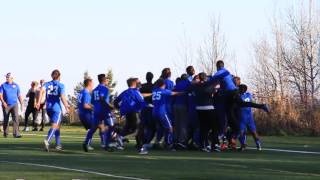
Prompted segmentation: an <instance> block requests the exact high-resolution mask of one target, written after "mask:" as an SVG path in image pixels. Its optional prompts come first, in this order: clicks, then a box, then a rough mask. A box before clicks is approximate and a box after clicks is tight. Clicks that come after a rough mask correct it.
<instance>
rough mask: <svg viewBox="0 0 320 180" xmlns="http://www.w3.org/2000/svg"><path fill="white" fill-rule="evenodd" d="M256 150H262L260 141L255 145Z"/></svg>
mask: <svg viewBox="0 0 320 180" xmlns="http://www.w3.org/2000/svg"><path fill="white" fill-rule="evenodd" d="M257 150H258V151H262V146H261V144H260V143H259V144H258V145H257Z"/></svg>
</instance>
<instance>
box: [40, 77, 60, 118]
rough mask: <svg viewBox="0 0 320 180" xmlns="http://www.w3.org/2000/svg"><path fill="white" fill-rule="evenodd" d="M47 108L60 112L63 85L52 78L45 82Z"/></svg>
mask: <svg viewBox="0 0 320 180" xmlns="http://www.w3.org/2000/svg"><path fill="white" fill-rule="evenodd" d="M44 88H45V89H46V96H47V98H46V101H47V110H52V111H55V112H61V111H62V107H61V99H60V98H61V95H65V87H64V85H63V84H62V83H60V82H59V81H56V80H53V81H50V82H47V83H45V85H44Z"/></svg>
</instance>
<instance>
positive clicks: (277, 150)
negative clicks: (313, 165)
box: [248, 147, 320, 155]
mask: <svg viewBox="0 0 320 180" xmlns="http://www.w3.org/2000/svg"><path fill="white" fill-rule="evenodd" d="M248 149H251V150H255V149H256V148H249V147H248ZM262 151H273V152H285V153H298V154H315V155H320V152H312V151H296V150H287V149H273V148H263V149H262Z"/></svg>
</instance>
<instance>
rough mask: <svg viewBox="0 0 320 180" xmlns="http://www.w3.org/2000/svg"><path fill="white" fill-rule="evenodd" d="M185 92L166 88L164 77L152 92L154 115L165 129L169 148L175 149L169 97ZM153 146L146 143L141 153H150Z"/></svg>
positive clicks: (166, 143)
mask: <svg viewBox="0 0 320 180" xmlns="http://www.w3.org/2000/svg"><path fill="white" fill-rule="evenodd" d="M181 94H183V92H173V91H171V90H168V89H166V84H165V80H164V79H159V80H158V81H157V82H156V84H155V89H154V90H153V92H152V101H153V105H154V108H153V113H152V114H153V117H154V119H155V120H156V121H157V122H158V123H159V124H160V126H161V127H162V128H164V130H165V145H166V147H167V148H168V149H170V150H174V147H173V146H174V145H173V127H172V121H171V120H170V119H169V116H168V112H167V107H166V104H167V100H168V97H171V96H175V95H181ZM150 148H151V145H150V144H145V145H143V147H142V148H141V150H140V154H148V150H149V149H150Z"/></svg>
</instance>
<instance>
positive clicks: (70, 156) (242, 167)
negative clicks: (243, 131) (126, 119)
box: [0, 127, 320, 180]
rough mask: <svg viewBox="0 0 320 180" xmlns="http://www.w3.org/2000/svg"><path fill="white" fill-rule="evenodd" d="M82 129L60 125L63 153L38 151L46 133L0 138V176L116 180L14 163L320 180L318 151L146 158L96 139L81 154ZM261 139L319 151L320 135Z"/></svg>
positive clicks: (181, 175) (166, 179)
mask: <svg viewBox="0 0 320 180" xmlns="http://www.w3.org/2000/svg"><path fill="white" fill-rule="evenodd" d="M84 133H85V132H84V130H82V129H81V128H77V127H63V129H62V132H61V134H62V136H66V137H63V138H62V142H63V145H64V148H65V151H64V152H50V153H46V152H44V151H43V150H42V140H43V137H42V136H41V135H44V133H36V134H37V136H34V135H31V136H30V135H29V136H27V135H25V136H24V137H23V139H13V138H11V137H9V138H7V139H4V138H0V161H1V162H0V179H1V180H6V179H9V180H12V179H26V180H37V179H39V180H42V179H57V180H60V179H70V180H71V179H114V178H112V177H109V178H108V177H105V176H101V175H93V174H88V173H81V172H73V171H69V170H58V169H52V168H48V167H38V166H31V165H21V164H15V163H14V162H25V163H33V164H42V165H51V166H59V167H64V168H73V169H78V170H87V171H94V172H100V173H105V174H113V175H119V176H129V177H137V178H145V179H159V180H161V179H163V180H172V179H183V180H184V179H190V180H192V179H259V180H262V179H281V180H284V179H288V180H292V179H320V155H305V154H298V153H282V152H270V151H262V152H257V151H255V150H248V151H246V152H242V153H238V152H224V153H210V154H208V153H202V152H196V151H192V152H166V151H152V152H151V153H150V155H148V156H139V155H138V154H137V152H136V151H135V150H134V148H133V146H132V145H129V147H128V149H127V150H125V151H123V152H114V153H109V152H105V151H102V150H100V149H99V144H98V143H95V148H96V150H95V151H93V152H91V153H84V152H82V150H81V143H82V137H83V136H84ZM28 134H33V133H31V132H30V133H28ZM248 141H251V139H249V140H248ZM263 141H264V147H267V148H281V149H289V150H302V151H316V152H320V138H311V137H264V138H263ZM95 142H98V140H95ZM5 161H8V162H10V163H8V162H5Z"/></svg>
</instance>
